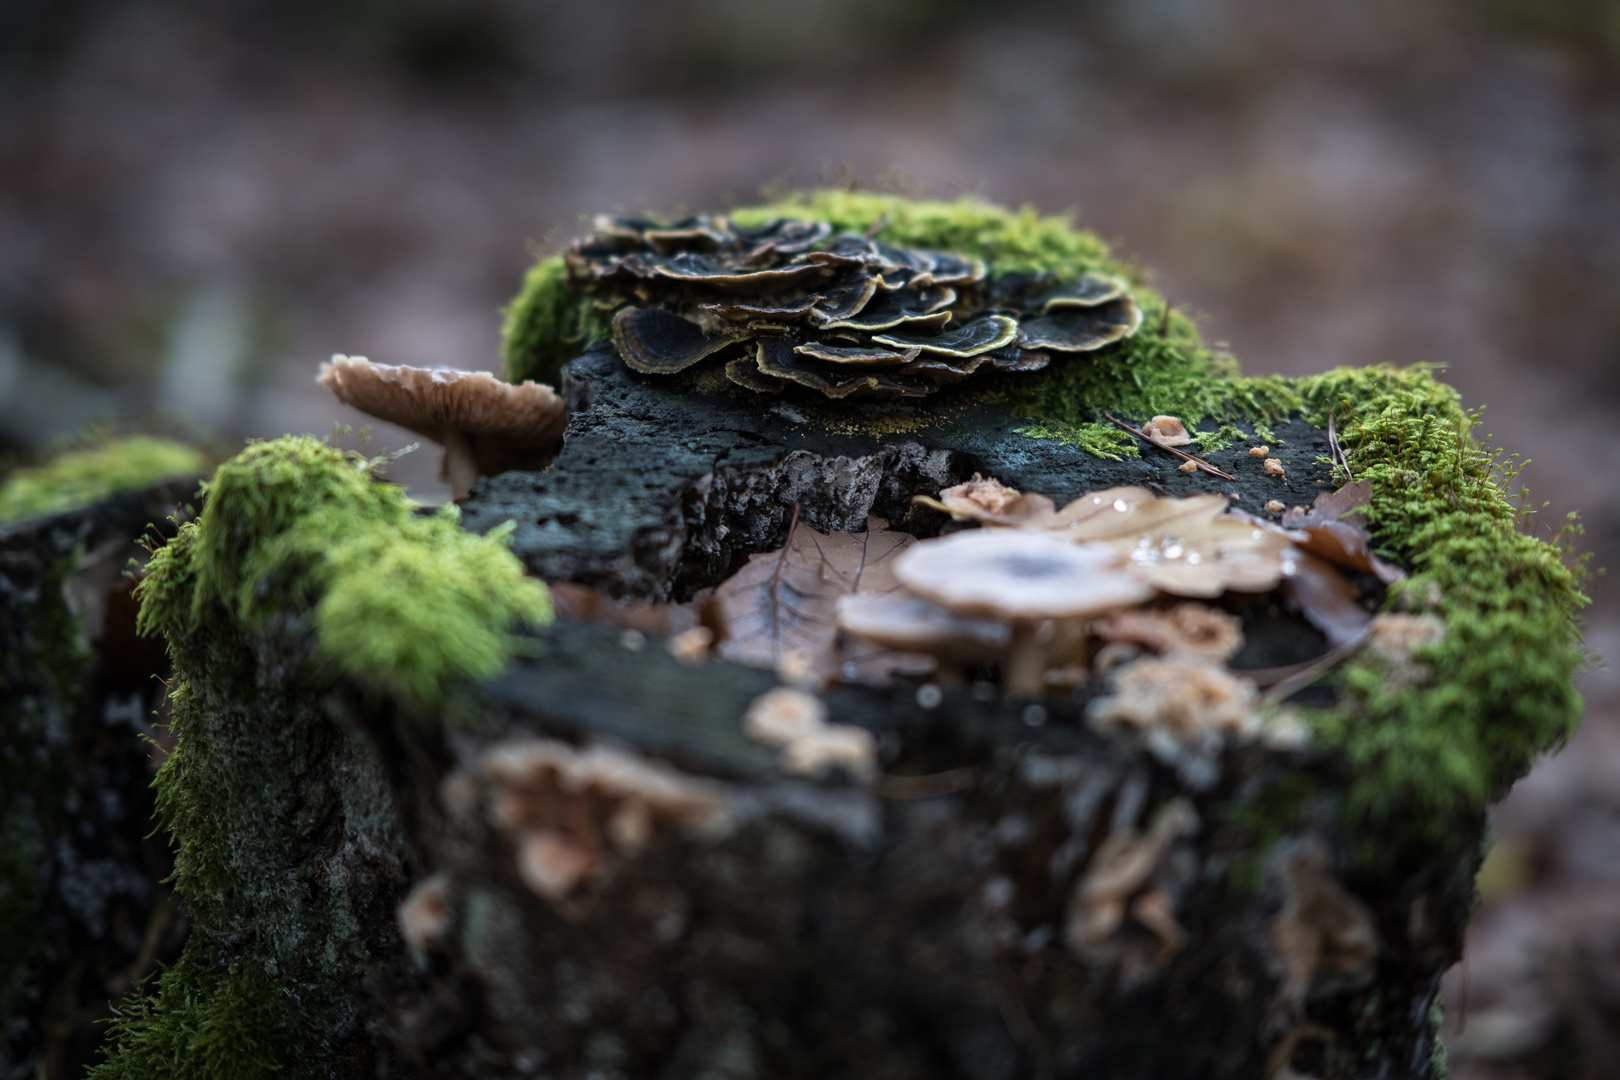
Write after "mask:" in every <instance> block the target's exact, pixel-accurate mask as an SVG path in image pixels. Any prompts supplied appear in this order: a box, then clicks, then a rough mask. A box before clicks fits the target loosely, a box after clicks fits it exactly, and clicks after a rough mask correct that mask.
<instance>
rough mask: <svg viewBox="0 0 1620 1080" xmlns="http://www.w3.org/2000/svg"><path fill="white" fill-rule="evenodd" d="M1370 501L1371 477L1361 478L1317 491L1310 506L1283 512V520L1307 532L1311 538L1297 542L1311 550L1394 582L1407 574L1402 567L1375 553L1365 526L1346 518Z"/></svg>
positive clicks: (1286, 525) (1326, 557) (1333, 560)
mask: <svg viewBox="0 0 1620 1080" xmlns="http://www.w3.org/2000/svg"><path fill="white" fill-rule="evenodd" d="M1371 502H1372V481H1370V480H1358V481H1356V482H1355V483H1353V484H1346V485H1344V487H1342V488H1340V489H1339V490H1338V491H1334V492H1324V493H1323V494H1321V495H1318V496H1317V497H1316V501H1315V502H1314V503H1312V504H1311V508H1310V509H1309V510H1306V511H1303V512H1301V511H1299V510H1290V511H1288V512H1287V513H1285V514H1283V517H1282V523H1283V526H1284V527H1285V528H1289V529H1298V530H1301V531H1302V532H1304V533H1306V534H1307V536H1308V539H1305V540H1302V541H1299V542H1298V543H1299V546H1300V547H1301V548H1303V549H1304V550H1306V551H1309V552H1310V553H1311V554H1313V555H1320V556H1321V557H1322V558H1324V559H1326V560H1328V561H1329V562H1332V563H1336V564H1337V565H1339V566H1348V567H1350V568H1351V569H1353V570H1360V571H1362V572H1363V573H1367V574H1371V575H1373V576H1374V577H1376V578H1377V579H1378V580H1379V581H1382V582H1383V583H1384V584H1385V585H1392V584H1394V583H1395V582H1397V581H1399V580H1401V579H1402V578H1403V577H1405V576H1406V574H1405V573H1404V572H1403V571H1402V570H1401V568H1400V567H1398V566H1395V565H1394V564H1392V563H1388V562H1385V561H1384V560H1383V559H1380V558H1379V557H1378V556H1377V555H1374V554H1373V552H1372V546H1371V542H1372V535H1371V534H1370V533H1369V532H1368V531H1367V528H1366V526H1364V525H1362V524H1361V523H1360V522H1356V521H1345V520H1343V518H1344V516H1345V515H1346V514H1349V513H1351V512H1353V511H1355V510H1359V509H1361V508H1362V507H1364V506H1367V505H1368V504H1369V503H1371Z"/></svg>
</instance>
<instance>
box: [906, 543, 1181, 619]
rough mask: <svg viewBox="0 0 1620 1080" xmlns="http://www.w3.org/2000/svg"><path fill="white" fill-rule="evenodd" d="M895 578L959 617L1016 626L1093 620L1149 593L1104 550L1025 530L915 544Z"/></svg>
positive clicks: (1150, 591)
mask: <svg viewBox="0 0 1620 1080" xmlns="http://www.w3.org/2000/svg"><path fill="white" fill-rule="evenodd" d="M894 574H895V577H896V578H898V579H899V580H900V583H901V584H903V585H905V586H906V588H908V589H910V590H911V591H912V592H914V593H916V594H917V595H919V596H922V597H925V598H927V599H929V600H933V601H935V602H936V603H939V604H943V605H944V606H945V607H947V608H950V609H951V610H952V611H955V612H958V613H960V614H964V615H976V616H984V617H988V618H995V619H1013V620H1020V621H1033V620H1041V619H1067V618H1084V617H1086V616H1091V615H1099V614H1101V613H1103V612H1105V611H1111V610H1113V609H1114V608H1118V607H1124V606H1126V605H1129V604H1137V603H1141V602H1142V601H1143V600H1146V599H1148V598H1149V597H1151V596H1152V595H1153V594H1154V590H1153V587H1152V586H1151V585H1148V584H1146V583H1145V582H1143V581H1141V580H1140V579H1138V578H1136V577H1134V576H1132V575H1131V574H1130V573H1129V572H1128V571H1127V570H1126V569H1125V564H1124V561H1123V560H1122V559H1121V557H1120V555H1119V554H1118V553H1116V552H1114V551H1113V550H1111V549H1109V548H1107V547H1105V546H1103V545H1100V544H1077V543H1073V542H1071V541H1068V540H1064V539H1059V538H1058V537H1055V536H1052V535H1050V534H1047V533H1043V532H1033V531H1026V530H1023V529H977V530H974V531H972V532H960V533H955V534H953V535H951V536H946V537H943V538H941V539H938V540H931V541H928V542H927V543H921V544H917V545H915V546H913V547H912V548H911V549H909V550H908V551H906V553H905V554H903V555H901V556H900V557H899V558H898V559H896V560H895V562H894Z"/></svg>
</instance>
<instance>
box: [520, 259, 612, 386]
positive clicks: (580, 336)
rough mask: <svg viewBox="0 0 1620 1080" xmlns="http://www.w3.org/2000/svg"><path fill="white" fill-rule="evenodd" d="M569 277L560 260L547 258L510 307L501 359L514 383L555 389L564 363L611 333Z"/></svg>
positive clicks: (601, 315) (531, 273)
mask: <svg viewBox="0 0 1620 1080" xmlns="http://www.w3.org/2000/svg"><path fill="white" fill-rule="evenodd" d="M566 278H567V272H566V270H565V269H564V267H563V260H562V256H561V255H553V256H551V257H550V258H546V259H542V260H540V261H539V262H538V263H536V264H535V265H534V267H533V268H531V269H530V270H529V272H528V274H527V275H526V276H525V277H524V279H523V289H522V291H521V292H519V293H518V295H517V298H516V299H515V300H513V301H512V303H511V305H510V306H508V307H507V309H506V318H505V325H504V327H503V328H502V334H501V358H502V359H503V360H504V361H505V364H506V377H507V379H508V380H509V381H511V382H522V381H523V380H524V379H535V380H538V381H539V382H543V383H547V384H548V385H551V386H555V385H556V384H557V380H558V378H559V372H561V370H562V366H563V364H565V363H567V362H568V361H569V360H572V359H573V358H574V357H576V356H578V355H579V354H580V353H582V352H584V351H585V347H586V346H587V345H589V344H590V343H591V342H592V341H602V340H605V339H606V338H607V337H608V336H609V335H610V334H611V332H612V330H611V327H610V325H609V323H608V319H607V315H606V313H604V312H602V311H599V310H598V309H597V308H596V307H595V306H594V305H593V304H592V303H591V302H590V301H588V300H586V299H585V298H584V297H582V296H580V295H579V294H578V293H575V292H573V291H571V290H570V289H569V288H568V286H567V281H566Z"/></svg>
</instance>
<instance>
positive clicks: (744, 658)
mask: <svg viewBox="0 0 1620 1080" xmlns="http://www.w3.org/2000/svg"><path fill="white" fill-rule="evenodd" d="M866 525H867V528H866V532H864V533H845V532H838V533H820V532H817V531H816V530H814V529H812V528H810V527H809V526H808V525H805V524H804V523H803V522H800V523H798V524H796V525H795V526H794V527H793V530H792V532H791V533H789V535H788V542H787V544H786V545H785V546H784V547H782V548H781V549H779V550H777V551H772V552H766V553H764V554H759V555H752V556H750V557H749V560H748V565H746V566H744V567H743V568H742V569H741V570H739V571H737V573H735V574H733V575H732V576H731V577H729V578H727V579H726V580H725V581H723V582H721V584H720V586H719V587H718V588H716V589H715V592H714V601H713V605H712V610H714V611H715V612H716V613H717V615H718V618H719V621H720V624H721V626H722V627H723V629H724V635H723V640H722V642H721V644H720V649H719V651H720V655H721V656H722V657H724V658H725V659H728V660H735V661H737V662H738V663H743V664H754V665H757V666H760V667H771V668H777V667H780V666H781V665H782V664H783V662H784V660H786V659H788V658H789V657H790V656H793V655H795V654H797V656H798V657H799V658H800V659H802V660H806V661H808V663H809V666H810V670H811V671H813V672H815V673H817V674H819V675H821V676H822V677H823V678H831V677H834V676H836V675H838V674H839V672H840V668H841V667H842V664H841V658H840V656H839V631H838V624H837V622H836V621H835V618H834V615H835V610H836V608H837V604H838V598H839V597H840V596H848V595H850V594H852V593H865V592H872V593H889V592H893V591H895V590H896V589H898V588H899V587H900V585H899V582H897V581H896V580H895V577H894V571H893V569H892V568H891V563H892V562H893V559H894V557H895V556H896V555H898V554H899V553H900V552H902V551H904V550H905V549H906V548H907V547H909V546H910V545H911V544H912V543H914V542H915V539H914V538H913V537H912V536H910V535H909V534H907V533H901V532H890V531H889V530H888V523H887V522H886V521H884V520H883V519H882V518H877V517H872V518H868V519H867V522H866Z"/></svg>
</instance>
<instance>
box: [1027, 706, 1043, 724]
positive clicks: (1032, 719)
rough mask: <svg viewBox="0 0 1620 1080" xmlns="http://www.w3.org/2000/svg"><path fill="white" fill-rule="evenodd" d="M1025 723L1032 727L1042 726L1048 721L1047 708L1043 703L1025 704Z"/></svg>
mask: <svg viewBox="0 0 1620 1080" xmlns="http://www.w3.org/2000/svg"><path fill="white" fill-rule="evenodd" d="M1024 723H1026V724H1028V725H1029V726H1030V727H1040V726H1041V725H1042V724H1044V723H1046V708H1045V706H1042V705H1026V706H1024Z"/></svg>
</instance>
